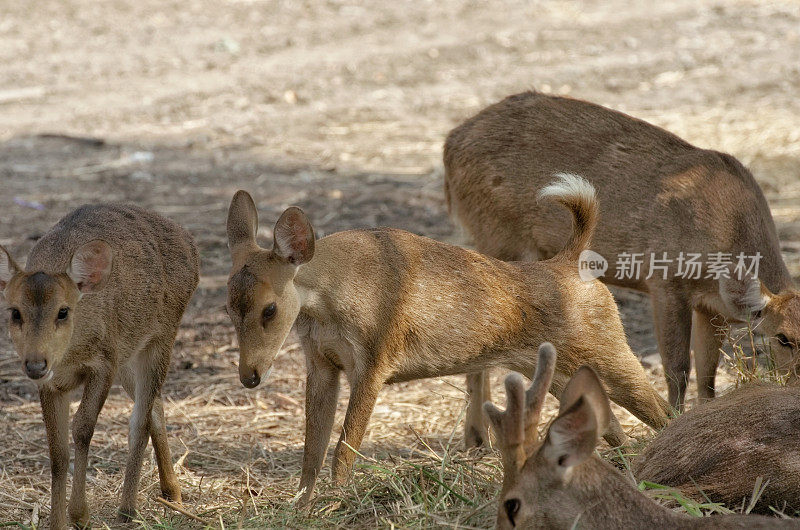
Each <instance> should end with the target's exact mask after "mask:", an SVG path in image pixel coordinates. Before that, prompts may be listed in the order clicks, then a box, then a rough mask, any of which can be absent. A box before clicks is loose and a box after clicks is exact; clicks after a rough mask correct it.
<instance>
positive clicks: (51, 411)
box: [39, 388, 69, 529]
mask: <svg viewBox="0 0 800 530" xmlns="http://www.w3.org/2000/svg"><path fill="white" fill-rule="evenodd" d="M39 400H40V401H41V405H42V416H43V417H44V426H45V430H46V431H47V445H48V448H49V449H50V477H51V480H52V482H51V487H50V499H51V500H50V528H59V529H61V528H66V526H67V473H68V472H69V400H68V399H67V396H66V395H65V394H64V393H62V392H59V391H57V390H47V389H46V388H41V389H40V390H39Z"/></svg>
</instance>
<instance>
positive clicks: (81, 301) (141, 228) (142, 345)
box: [0, 204, 199, 528]
mask: <svg viewBox="0 0 800 530" xmlns="http://www.w3.org/2000/svg"><path fill="white" fill-rule="evenodd" d="M198 266H199V263H198V257H197V248H196V247H195V245H194V242H193V241H192V238H191V236H190V235H189V234H188V233H187V232H186V231H185V230H183V229H182V228H181V227H179V226H178V225H176V224H175V223H173V222H172V221H169V220H167V219H165V218H163V217H161V216H159V215H157V214H155V213H152V212H148V211H146V210H143V209H141V208H138V207H136V206H128V205H119V204H113V205H96V206H82V207H80V208H78V209H77V210H75V211H73V212H72V213H70V214H69V215H67V216H66V217H64V218H63V219H62V220H61V221H59V222H58V224H56V225H55V226H54V227H53V228H51V229H50V231H49V232H47V233H46V234H45V235H44V236H43V237H42V238H41V239H40V240H39V241H38V242H37V243H36V245H35V246H34V247H33V249H32V250H31V253H30V255H29V256H28V262H27V265H26V267H25V269H24V270H23V269H22V268H21V267H20V266H19V265H17V264H16V263H15V262H14V260H13V259H12V258H11V255H10V254H9V253H8V251H6V249H4V248H3V247H0V293H2V296H3V298H4V299H5V302H6V305H7V306H8V311H9V325H8V327H9V332H10V335H11V340H12V341H13V343H14V347H15V348H16V350H17V353H18V354H19V356H20V359H21V361H22V368H23V369H24V371H25V373H26V374H27V375H28V377H30V378H31V379H32V380H33V381H35V382H36V384H37V386H38V388H39V397H40V400H41V404H42V415H43V416H44V424H45V428H46V430H47V441H48V445H49V448H50V468H51V475H52V488H51V495H52V505H51V511H50V527H51V528H63V527H65V526H66V525H67V506H66V495H67V492H66V488H67V473H68V469H69V457H70V455H69V438H68V435H69V397H68V393H69V392H70V391H71V390H73V389H74V388H76V387H78V386H79V385H83V397H82V398H81V402H80V406H79V407H78V412H77V413H76V415H75V419H74V421H73V422H72V438H73V440H74V442H75V467H74V473H73V480H72V496H71V498H70V502H69V520H70V522H71V523H73V524H77V525H81V526H86V525H88V523H89V509H88V507H87V505H86V491H85V488H86V461H87V457H88V452H89V443H90V442H91V440H92V435H93V434H94V429H95V424H96V422H97V416H98V414H99V413H100V409H102V408H103V404H104V403H105V400H106V397H107V396H108V392H109V389H110V388H111V384H112V382H113V381H114V379H115V377H116V378H118V380H119V381H120V382H121V383H122V386H123V387H124V388H125V390H126V392H127V393H128V394H130V395H131V396H132V397H133V399H134V402H135V404H134V408H133V414H132V415H131V420H130V436H129V439H128V441H129V454H128V462H127V465H126V467H125V479H124V482H123V486H122V502H121V504H120V515H121V518H122V519H125V518H128V517H130V516H132V515H133V514H134V513H135V511H136V493H137V491H138V486H139V476H140V473H141V464H142V458H143V456H144V450H145V448H146V447H147V437H148V434H149V435H150V437H151V438H152V439H153V447H154V448H155V455H156V462H157V463H158V474H159V479H160V482H161V491H162V493H163V495H164V496H165V497H167V498H168V499H172V500H173V501H176V502H180V500H181V493H180V485H179V483H178V479H177V477H176V476H175V472H174V470H173V469H172V461H171V459H170V452H169V445H168V444H167V434H166V425H165V423H164V410H163V407H162V403H161V385H162V383H163V382H164V376H165V375H166V373H167V368H168V367H169V361H170V356H171V354H172V344H173V342H174V340H175V334H176V333H177V330H178V324H179V323H180V320H181V317H182V315H183V311H184V309H185V308H186V304H187V303H188V302H189V298H190V297H191V296H192V293H193V292H194V289H195V287H196V286H197V279H198Z"/></svg>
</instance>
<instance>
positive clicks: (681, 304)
mask: <svg viewBox="0 0 800 530" xmlns="http://www.w3.org/2000/svg"><path fill="white" fill-rule="evenodd" d="M651 293H652V301H653V316H654V319H655V331H656V338H657V339H658V348H659V351H660V352H661V360H662V361H663V363H664V375H665V376H666V379H667V389H668V393H669V403H670V405H672V406H673V407H675V408H676V409H677V410H679V411H682V410H683V401H684V399H685V397H686V385H687V383H688V381H689V371H690V370H691V356H690V353H689V348H690V342H691V333H692V308H691V306H690V305H689V303H688V301H687V300H685V299H684V298H683V297H682V296H680V294H678V293H674V292H670V291H669V290H668V289H664V288H661V289H658V290H656V289H651Z"/></svg>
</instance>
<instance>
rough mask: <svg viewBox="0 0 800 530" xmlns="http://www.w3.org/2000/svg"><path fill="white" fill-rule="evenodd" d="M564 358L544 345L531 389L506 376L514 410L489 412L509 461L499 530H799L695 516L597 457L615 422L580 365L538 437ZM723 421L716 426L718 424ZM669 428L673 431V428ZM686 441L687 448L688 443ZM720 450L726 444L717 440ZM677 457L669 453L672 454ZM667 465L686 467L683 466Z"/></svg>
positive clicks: (761, 521)
mask: <svg viewBox="0 0 800 530" xmlns="http://www.w3.org/2000/svg"><path fill="white" fill-rule="evenodd" d="M557 363H558V360H557V356H556V350H555V348H553V346H552V345H551V344H548V343H545V344H542V345H541V346H540V348H539V362H538V363H537V366H536V374H535V375H534V378H533V383H532V384H531V386H530V388H529V389H528V390H527V391H525V389H524V386H523V382H522V377H520V376H519V374H510V375H509V376H508V377H506V381H505V386H506V400H507V405H506V410H505V411H503V412H501V411H500V410H498V409H497V408H496V407H494V405H492V404H491V403H490V402H487V403H485V404H484V410H485V411H486V414H487V416H488V417H489V419H490V420H491V423H492V426H493V428H494V431H495V434H496V438H497V445H498V448H499V449H500V454H501V457H502V461H503V472H504V479H503V487H502V491H501V494H500V502H499V506H498V510H497V528H554V529H555V528H565V529H566V528H608V529H612V528H620V529H623V528H625V529H627V528H777V527H781V528H782V527H789V528H797V527H798V526H800V525H798V523H797V522H796V521H793V520H781V519H777V518H772V517H762V516H744V515H725V516H715V517H704V518H698V517H689V516H687V515H682V514H679V513H676V512H673V511H671V510H669V509H667V508H666V507H664V506H661V505H660V504H657V503H655V502H653V501H652V500H651V499H649V498H647V497H646V496H645V495H644V494H643V493H641V492H640V491H638V490H637V488H636V486H635V485H634V483H633V481H632V480H630V479H629V478H627V477H624V476H623V475H622V474H621V473H620V472H619V471H617V470H616V469H615V468H614V467H613V466H612V465H611V464H610V463H608V462H607V461H605V460H602V459H601V458H599V457H598V456H596V455H595V454H594V451H595V447H596V446H597V443H598V441H599V438H600V435H601V434H602V433H603V432H604V430H605V429H606V427H607V426H608V422H609V419H610V418H612V413H611V408H610V406H609V401H608V396H607V395H606V392H605V390H604V389H603V386H602V384H601V383H600V379H599V378H598V376H597V373H596V372H595V371H594V370H593V369H592V368H590V367H588V366H582V367H580V368H579V369H578V370H577V371H576V372H575V375H574V376H573V377H572V379H570V380H569V382H568V383H567V385H566V387H565V388H564V390H563V392H562V394H561V400H560V406H559V413H558V417H557V418H556V419H555V420H553V422H552V423H551V424H550V427H549V428H548V430H547V434H546V435H545V438H544V441H541V442H540V441H539V440H538V433H537V426H538V424H539V419H540V418H539V417H540V414H541V410H542V405H543V403H544V398H545V395H546V393H547V389H548V387H549V386H550V381H551V379H552V378H553V374H554V372H555V370H556V366H557ZM715 424H716V422H715ZM668 428H669V427H668ZM679 443H681V444H683V442H682V441H680V442H679ZM714 444H715V446H719V445H720V444H725V440H724V439H722V438H715V439H714ZM670 454H671V451H669V450H667V451H666V452H665V453H664V456H665V457H666V456H668V455H670ZM663 461H664V462H665V464H666V465H668V466H669V465H671V466H673V467H679V466H680V465H681V463H680V461H674V462H672V463H671V464H670V463H669V458H665V459H664V460H663Z"/></svg>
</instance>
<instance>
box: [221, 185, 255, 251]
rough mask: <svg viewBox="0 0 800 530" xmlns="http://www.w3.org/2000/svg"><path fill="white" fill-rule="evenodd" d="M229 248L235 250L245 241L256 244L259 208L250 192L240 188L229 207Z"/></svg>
mask: <svg viewBox="0 0 800 530" xmlns="http://www.w3.org/2000/svg"><path fill="white" fill-rule="evenodd" d="M227 227H228V249H230V250H231V251H233V249H234V248H236V247H238V246H239V245H241V244H243V243H252V244H254V245H255V244H256V232H258V210H256V203H254V202H253V198H252V197H251V196H250V194H249V193H247V192H246V191H243V190H239V191H237V192H236V194H235V195H234V196H233V199H231V205H230V207H229V208H228V222H227Z"/></svg>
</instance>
